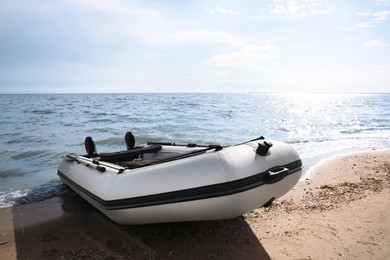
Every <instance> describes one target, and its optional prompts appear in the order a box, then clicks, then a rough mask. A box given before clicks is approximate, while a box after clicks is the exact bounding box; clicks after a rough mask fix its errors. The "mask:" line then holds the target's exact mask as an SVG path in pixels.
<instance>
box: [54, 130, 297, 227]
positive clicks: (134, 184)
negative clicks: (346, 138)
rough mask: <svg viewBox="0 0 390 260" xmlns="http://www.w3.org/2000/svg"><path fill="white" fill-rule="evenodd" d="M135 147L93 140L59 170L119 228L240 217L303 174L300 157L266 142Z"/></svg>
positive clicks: (285, 147) (68, 157)
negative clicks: (102, 147) (110, 146)
mask: <svg viewBox="0 0 390 260" xmlns="http://www.w3.org/2000/svg"><path fill="white" fill-rule="evenodd" d="M127 134H128V133H127ZM127 137H128V136H127V135H126V138H127ZM131 137H132V135H131ZM126 141H128V138H127V139H126ZM91 142H92V143H91ZM130 142H132V144H130V145H128V150H127V151H123V152H115V153H100V154H97V153H96V152H95V151H96V150H95V148H94V143H93V141H92V139H91V138H90V137H87V139H86V149H87V152H88V155H83V156H81V155H76V154H67V155H64V156H63V159H62V160H61V161H60V164H59V166H58V175H59V177H60V178H61V180H62V182H64V183H65V184H67V185H68V186H70V187H71V188H72V189H73V190H74V191H75V192H76V193H78V194H79V195H80V196H82V197H83V198H84V199H86V200H87V201H88V202H90V203H91V204H92V205H93V206H95V207H96V208H97V209H99V210H100V211H101V212H103V213H104V214H105V215H107V216H108V217H109V218H110V219H112V220H113V221H115V222H117V223H120V224H146V223H159V222H179V221H198V220H216V219H227V218H235V217H238V216H241V215H242V214H244V213H246V212H249V211H251V210H253V209H255V208H258V207H262V206H264V205H266V204H269V203H270V202H272V201H273V200H274V199H276V198H279V197H280V196H282V195H283V194H285V193H287V192H288V191H289V190H290V189H291V188H292V187H293V186H294V185H295V184H296V183H297V182H298V180H299V178H300V176H301V170H302V162H301V159H300V157H299V155H298V153H297V152H296V151H295V150H294V149H293V148H292V147H291V146H289V145H287V144H285V143H282V142H279V141H267V140H264V138H262V137H260V138H258V139H254V140H251V141H248V142H246V143H242V144H239V145H235V146H230V147H222V146H219V145H209V146H199V145H195V144H188V145H178V144H174V143H148V144H145V145H144V146H141V147H133V144H134V138H133V139H132V140H131V141H130ZM127 143H128V142H127ZM88 146H89V147H88Z"/></svg>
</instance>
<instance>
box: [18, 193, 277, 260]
mask: <svg viewBox="0 0 390 260" xmlns="http://www.w3.org/2000/svg"><path fill="white" fill-rule="evenodd" d="M12 218H13V219H12V220H11V221H12V222H13V230H14V234H15V244H16V254H17V258H18V259H80V258H86V259H271V258H270V256H269V255H268V254H267V252H266V251H265V249H264V247H263V246H262V245H261V243H260V241H259V239H258V238H257V237H256V236H255V234H254V233H253V231H252V230H251V228H250V226H249V225H248V224H247V222H246V221H245V219H244V218H243V217H239V218H235V219H230V220H219V221H204V222H182V223H166V224H149V225H136V226H123V225H119V224H116V223H114V222H112V221H111V220H109V219H108V218H107V217H105V216H104V215H103V214H102V213H100V212H99V211H98V210H96V209H95V208H93V207H92V206H91V205H90V204H89V203H87V202H86V201H84V200H83V199H82V198H81V197H79V196H77V195H76V194H74V193H73V192H69V193H67V194H64V195H62V196H58V197H54V198H51V199H47V200H44V201H40V202H35V203H30V204H25V205H21V206H17V207H14V208H12Z"/></svg>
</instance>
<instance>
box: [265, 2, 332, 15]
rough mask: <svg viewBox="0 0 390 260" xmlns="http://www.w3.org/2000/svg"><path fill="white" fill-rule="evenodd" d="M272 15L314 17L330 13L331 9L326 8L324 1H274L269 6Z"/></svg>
mask: <svg viewBox="0 0 390 260" xmlns="http://www.w3.org/2000/svg"><path fill="white" fill-rule="evenodd" d="M270 11H271V13H272V14H277V15H287V16H316V15H325V14H329V13H331V12H332V11H333V10H332V9H331V8H326V7H325V4H324V1H320V0H319V1H312V0H274V4H273V5H270Z"/></svg>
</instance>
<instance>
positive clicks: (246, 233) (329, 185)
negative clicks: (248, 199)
mask: <svg viewBox="0 0 390 260" xmlns="http://www.w3.org/2000/svg"><path fill="white" fill-rule="evenodd" d="M389 208H390V149H384V150H372V151H366V152H360V153H354V154H347V155H343V156H337V157H333V158H329V159H327V160H325V161H323V162H320V163H319V164H318V165H316V166H315V167H313V168H311V169H310V170H309V171H308V172H307V174H306V177H305V178H304V179H303V180H302V181H300V182H299V183H298V184H297V185H296V187H294V189H293V190H291V191H290V192H289V193H287V194H286V195H285V196H283V197H282V198H280V199H278V200H277V201H275V202H274V203H273V205H272V207H270V208H261V209H256V210H254V211H252V212H250V213H248V214H245V215H244V216H242V217H239V218H236V219H230V220H220V221H207V222H189V223H167V224H153V225H140V226H121V225H118V224H116V223H114V222H112V221H110V220H109V219H107V218H106V217H105V216H104V215H102V214H101V213H100V212H99V211H97V210H96V209H95V208H93V207H92V206H90V205H89V204H88V203H87V202H85V201H84V200H83V199H81V197H79V196H77V195H76V194H74V193H69V194H67V195H64V196H61V197H54V198H51V199H47V200H44V201H40V202H34V203H30V204H25V205H20V206H16V207H12V208H6V209H1V210H0V259H390V216H389V212H390V211H389Z"/></svg>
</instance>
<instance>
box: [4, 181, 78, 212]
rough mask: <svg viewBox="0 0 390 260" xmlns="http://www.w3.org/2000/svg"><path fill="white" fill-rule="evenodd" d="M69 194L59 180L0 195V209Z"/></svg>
mask: <svg viewBox="0 0 390 260" xmlns="http://www.w3.org/2000/svg"><path fill="white" fill-rule="evenodd" d="M69 192H71V190H70V188H69V187H68V186H66V185H64V184H62V183H61V181H60V180H52V181H50V182H47V183H44V184H42V185H39V186H37V187H34V188H32V189H21V190H14V191H8V192H7V191H6V192H1V193H0V208H7V207H12V206H17V205H22V204H27V203H31V202H36V201H41V200H45V199H49V198H52V197H55V196H60V195H64V194H67V193H69Z"/></svg>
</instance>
